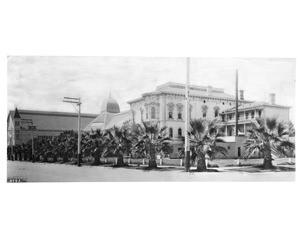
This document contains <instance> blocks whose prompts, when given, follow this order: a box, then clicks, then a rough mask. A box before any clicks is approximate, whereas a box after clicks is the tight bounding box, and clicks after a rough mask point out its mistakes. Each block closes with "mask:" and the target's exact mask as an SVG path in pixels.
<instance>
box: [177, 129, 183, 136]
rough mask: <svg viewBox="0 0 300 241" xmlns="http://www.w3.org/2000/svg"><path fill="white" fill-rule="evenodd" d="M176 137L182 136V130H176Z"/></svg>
mask: <svg viewBox="0 0 300 241" xmlns="http://www.w3.org/2000/svg"><path fill="white" fill-rule="evenodd" d="M178 136H182V130H181V128H179V129H178Z"/></svg>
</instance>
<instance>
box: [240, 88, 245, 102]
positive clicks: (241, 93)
mask: <svg viewBox="0 0 300 241" xmlns="http://www.w3.org/2000/svg"><path fill="white" fill-rule="evenodd" d="M240 100H244V90H240Z"/></svg>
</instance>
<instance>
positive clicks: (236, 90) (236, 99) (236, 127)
mask: <svg viewBox="0 0 300 241" xmlns="http://www.w3.org/2000/svg"><path fill="white" fill-rule="evenodd" d="M238 83H239V73H238V70H236V72H235V136H239V118H238V115H239V109H238V108H239V104H238V102H239V97H238V91H239V90H238Z"/></svg>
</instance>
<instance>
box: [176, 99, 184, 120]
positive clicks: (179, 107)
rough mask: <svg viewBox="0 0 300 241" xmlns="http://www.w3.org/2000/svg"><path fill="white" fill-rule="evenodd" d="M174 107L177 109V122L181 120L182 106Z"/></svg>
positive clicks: (179, 104)
mask: <svg viewBox="0 0 300 241" xmlns="http://www.w3.org/2000/svg"><path fill="white" fill-rule="evenodd" d="M176 107H177V119H178V120H182V110H183V104H181V103H178V104H177V105H176Z"/></svg>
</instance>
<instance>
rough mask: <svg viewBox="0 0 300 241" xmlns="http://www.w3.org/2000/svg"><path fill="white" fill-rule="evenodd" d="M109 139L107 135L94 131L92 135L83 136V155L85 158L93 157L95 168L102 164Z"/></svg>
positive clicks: (85, 134)
mask: <svg viewBox="0 0 300 241" xmlns="http://www.w3.org/2000/svg"><path fill="white" fill-rule="evenodd" d="M106 142H107V139H106V138H105V133H104V132H102V131H101V130H99V129H98V130H96V131H92V132H91V133H84V134H83V136H82V154H83V155H84V156H93V157H94V162H93V163H92V165H93V166H98V165H100V164H101V162H100V157H101V155H102V153H103V151H104V147H105V144H106Z"/></svg>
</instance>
